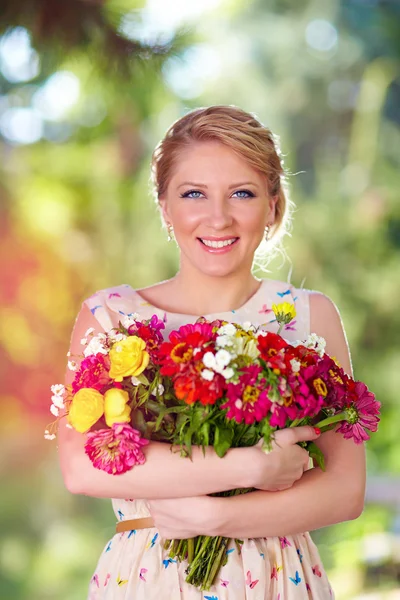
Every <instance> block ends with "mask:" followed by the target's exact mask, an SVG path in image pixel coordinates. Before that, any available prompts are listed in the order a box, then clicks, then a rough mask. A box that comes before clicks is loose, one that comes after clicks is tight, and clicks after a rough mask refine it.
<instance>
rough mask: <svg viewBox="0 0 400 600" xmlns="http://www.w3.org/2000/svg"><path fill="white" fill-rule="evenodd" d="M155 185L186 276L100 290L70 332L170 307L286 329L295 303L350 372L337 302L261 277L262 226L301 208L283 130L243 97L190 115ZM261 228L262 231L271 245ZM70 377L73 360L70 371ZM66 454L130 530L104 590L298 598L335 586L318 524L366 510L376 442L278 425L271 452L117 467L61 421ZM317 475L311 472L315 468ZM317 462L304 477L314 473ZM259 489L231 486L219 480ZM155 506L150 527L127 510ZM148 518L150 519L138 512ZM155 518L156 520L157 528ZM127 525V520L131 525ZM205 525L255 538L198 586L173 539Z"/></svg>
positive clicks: (100, 590) (74, 483)
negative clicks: (281, 150) (309, 447)
mask: <svg viewBox="0 0 400 600" xmlns="http://www.w3.org/2000/svg"><path fill="white" fill-rule="evenodd" d="M152 172H153V181H154V185H155V192H156V196H157V200H158V203H159V206H160V209H161V211H162V216H163V219H164V222H165V223H166V226H167V228H168V232H169V237H172V232H173V234H174V237H175V239H176V242H177V245H178V246H179V250H180V266H179V271H178V273H177V274H176V276H175V277H173V278H172V279H170V280H167V281H163V282H160V283H158V284H156V285H153V286H150V287H148V288H146V289H143V290H138V291H135V290H134V289H132V287H131V286H129V285H120V286H117V287H115V288H109V289H106V290H101V291H99V292H97V293H96V294H94V295H93V296H92V297H91V298H89V299H87V300H86V301H85V302H84V303H83V304H82V309H81V311H80V313H79V315H78V317H77V320H76V323H75V327H74V330H73V334H72V339H71V353H74V354H78V353H80V351H81V345H80V342H81V338H83V337H84V336H85V332H86V331H87V329H88V328H91V327H93V328H94V330H95V331H96V332H101V331H104V330H108V329H110V328H112V327H114V326H115V325H117V322H118V320H119V319H121V318H124V316H129V314H131V313H135V312H137V313H139V314H140V316H141V318H147V317H150V316H151V315H152V314H157V315H158V316H160V317H162V318H164V321H165V323H166V331H167V333H168V331H170V330H172V329H175V328H177V327H179V326H180V325H182V324H184V323H189V322H193V321H194V320H195V319H196V318H197V317H198V316H201V315H202V316H206V317H208V318H221V319H225V320H228V321H229V320H231V321H236V322H244V321H251V322H253V323H254V324H256V325H262V326H263V327H264V328H265V329H267V330H270V331H276V328H277V324H276V321H275V320H274V318H273V313H272V311H271V305H272V303H276V302H279V301H280V299H282V298H283V299H284V300H287V301H289V302H294V303H295V305H296V311H297V316H296V321H295V323H291V324H289V326H287V327H286V329H285V331H284V332H283V335H284V337H286V338H287V339H288V340H296V339H302V338H305V337H306V336H307V335H308V334H309V333H310V332H315V333H317V334H318V335H321V336H323V337H325V339H326V341H327V347H326V350H327V352H328V353H329V354H330V355H332V356H335V357H336V358H337V360H338V361H339V363H340V364H341V365H342V367H343V368H344V370H345V371H346V372H347V373H349V374H350V375H351V374H352V368H351V361H350V356H349V351H348V347H347V342H346V337H345V334H344V331H343V327H342V323H341V319H340V316H339V313H338V311H337V309H336V307H335V305H334V304H333V303H332V301H331V300H330V299H329V298H328V297H326V296H325V295H323V294H321V293H317V292H311V291H308V290H304V289H296V288H294V287H293V286H292V285H288V284H287V283H285V282H281V281H274V280H268V279H265V280H262V281H259V280H257V279H255V278H254V277H253V275H252V274H251V268H252V264H253V260H254V254H255V252H256V250H257V248H258V247H259V246H260V244H261V242H262V240H263V238H265V240H266V243H267V244H270V245H271V244H272V242H271V240H274V239H279V236H280V235H282V231H284V228H285V226H286V225H287V218H288V208H289V204H288V200H287V199H286V196H285V190H284V185H283V182H284V171H283V167H282V164H281V161H280V158H279V155H278V149H277V147H276V143H275V141H274V137H273V135H272V134H271V132H270V131H269V130H268V129H267V128H266V127H264V126H263V125H262V124H261V123H260V122H259V121H258V120H257V119H255V118H254V116H252V115H251V114H248V113H246V112H244V111H242V110H240V109H238V108H235V107H232V106H214V107H209V108H204V109H199V110H195V111H192V112H191V113H189V114H187V115H185V116H184V117H182V118H181V119H179V120H178V121H177V122H176V123H174V124H173V125H172V126H171V128H170V129H169V130H168V132H167V134H166V136H165V138H164V139H163V140H162V141H161V142H160V144H159V145H158V146H157V148H156V149H155V151H154V155H153V162H152ZM265 240H264V243H265ZM72 378H73V373H71V372H70V371H67V375H66V379H67V383H70V382H71V380H72ZM59 439H60V458H61V466H62V472H63V476H64V480H65V484H66V486H67V488H68V489H69V490H70V491H71V492H73V493H78V494H86V495H89V496H97V497H108V498H112V499H113V500H112V503H113V507H114V511H115V514H116V516H117V519H118V521H120V524H118V527H119V529H118V532H117V533H116V534H115V536H114V537H113V538H112V539H111V540H110V541H108V542H107V544H106V546H105V548H104V551H103V553H102V555H101V557H100V560H99V563H98V565H97V568H96V570H95V573H94V575H93V577H92V580H91V583H90V590H89V598H91V599H93V600H94V599H107V600H108V599H111V598H113V599H114V598H115V599H119V598H121V599H122V598H124V599H126V600H128V599H129V600H130V599H135V600H144V599H146V600H152V599H155V598H157V599H159V598H168V599H171V600H178V599H179V598H184V599H185V600H186V599H188V600H189V599H193V600H195V599H200V598H206V599H207V598H208V599H210V598H212V599H214V600H224V599H235V600H242V599H243V600H244V599H245V598H246V599H257V600H258V599H273V600H291V599H293V600H294V599H297V598H299V599H301V598H313V599H318V600H324V599H325V598H332V597H333V592H332V590H331V588H330V585H329V582H328V579H327V577H326V574H325V572H324V569H323V567H322V564H321V561H320V558H319V555H318V551H317V549H316V547H315V545H314V543H313V542H312V540H311V537H310V535H309V533H306V532H308V531H310V530H313V529H317V528H320V527H325V526H327V525H331V524H333V523H338V522H340V521H345V520H349V519H354V518H356V517H358V516H359V515H360V513H361V511H362V507H363V499H364V487H365V458H364V449H363V447H360V446H356V444H354V443H353V442H352V441H346V440H344V439H343V437H342V436H339V435H336V434H335V432H332V431H331V432H327V433H324V434H322V435H320V434H319V432H318V430H316V431H314V430H313V428H311V427H298V428H294V429H286V430H282V431H280V432H278V433H277V435H276V438H275V446H274V450H273V451H272V452H271V453H270V454H268V455H266V454H264V453H263V452H262V450H261V448H260V446H255V447H253V448H237V449H231V450H229V451H228V453H227V454H226V456H225V457H224V458H223V459H220V458H218V457H217V456H216V454H215V453H214V451H213V449H210V451H209V452H207V453H206V456H205V457H203V455H202V451H201V449H199V448H195V449H194V454H193V461H192V462H191V461H190V460H187V459H186V460H185V459H182V458H181V457H180V456H179V455H178V454H173V453H171V452H170V449H169V446H168V445H165V444H160V443H157V442H150V444H149V446H147V447H146V449H145V454H146V463H145V464H144V465H141V466H140V467H136V468H134V469H133V470H132V471H130V472H127V473H125V474H124V475H119V476H110V475H108V474H107V473H105V472H102V471H99V470H96V469H94V468H93V466H92V464H91V463H90V461H89V459H88V458H87V457H86V456H85V453H84V450H83V446H84V438H83V436H81V435H80V434H78V433H77V432H76V431H74V430H72V429H69V428H66V427H65V424H63V423H62V422H61V425H60V434H59ZM315 439H317V440H318V441H317V443H318V445H319V447H320V448H321V450H322V451H323V453H324V455H325V458H326V471H325V472H322V471H321V470H320V469H317V468H316V469H311V470H307V464H308V456H307V453H306V452H305V451H304V450H303V449H302V448H301V447H300V446H298V445H296V442H298V441H300V440H315ZM304 471H305V472H304ZM303 473H304V474H303ZM238 487H255V488H257V490H258V491H256V492H254V493H251V494H245V495H240V496H236V497H232V498H221V497H215V496H209V495H208V494H211V493H213V492H217V491H222V490H227V489H232V488H238ZM143 517H151V518H152V520H151V519H150V520H147V521H144V522H141V525H143V524H144V525H145V527H144V528H140V527H139V525H138V526H137V527H134V526H133V525H132V524H131V523H128V524H127V525H126V527H124V522H126V521H127V520H129V521H130V520H131V519H137V518H143ZM138 523H139V522H138ZM146 525H147V526H146ZM124 529H126V531H125V530H124ZM199 534H207V535H223V536H227V537H232V538H239V539H242V540H243V545H242V550H241V553H240V554H239V553H238V552H237V549H235V546H234V544H233V545H232V546H231V547H230V548H229V549H228V554H229V556H228V561H227V564H226V565H225V566H224V567H223V568H222V570H221V572H220V574H219V576H218V578H217V580H216V582H215V583H214V585H213V586H212V588H211V590H210V591H209V592H200V591H198V590H197V589H196V588H195V587H193V586H191V585H189V584H187V583H186V582H185V568H186V565H185V564H184V563H176V562H175V561H174V560H171V559H168V556H167V552H166V551H165V550H164V549H163V545H162V539H163V538H164V539H165V538H176V539H177V538H186V537H192V536H196V535H199Z"/></svg>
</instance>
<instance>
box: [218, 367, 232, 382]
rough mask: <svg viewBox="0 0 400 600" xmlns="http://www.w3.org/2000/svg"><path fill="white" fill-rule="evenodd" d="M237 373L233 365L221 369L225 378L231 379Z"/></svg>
mask: <svg viewBox="0 0 400 600" xmlns="http://www.w3.org/2000/svg"><path fill="white" fill-rule="evenodd" d="M234 374H235V371H234V370H233V369H232V368H231V367H227V368H226V369H224V370H223V371H221V375H222V377H224V378H225V379H231V378H232V377H233V376H234Z"/></svg>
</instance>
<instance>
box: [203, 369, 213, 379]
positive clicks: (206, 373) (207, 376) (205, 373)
mask: <svg viewBox="0 0 400 600" xmlns="http://www.w3.org/2000/svg"><path fill="white" fill-rule="evenodd" d="M214 375H215V373H214V371H210V369H203V370H202V372H201V376H202V378H203V379H206V380H207V381H212V380H213V379H214Z"/></svg>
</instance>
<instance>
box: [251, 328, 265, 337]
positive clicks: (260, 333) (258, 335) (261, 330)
mask: <svg viewBox="0 0 400 600" xmlns="http://www.w3.org/2000/svg"><path fill="white" fill-rule="evenodd" d="M254 335H255V336H256V337H260V335H261V336H262V337H265V336H266V335H267V332H266V331H264V330H263V329H259V330H258V331H256V333H255V334H254Z"/></svg>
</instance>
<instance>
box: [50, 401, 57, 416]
mask: <svg viewBox="0 0 400 600" xmlns="http://www.w3.org/2000/svg"><path fill="white" fill-rule="evenodd" d="M50 412H51V413H52V414H53V415H54V416H55V417H58V412H59V411H58V408H57V406H56V405H55V404H52V405H51V406H50Z"/></svg>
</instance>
